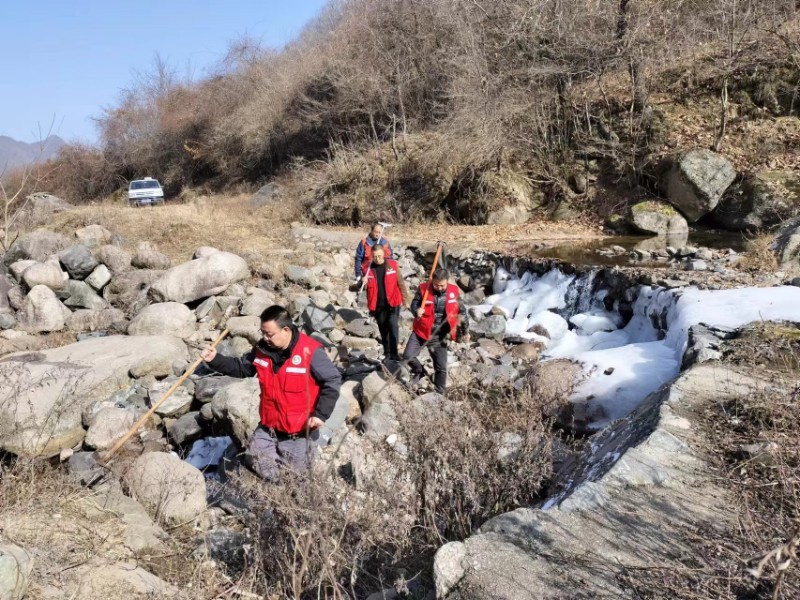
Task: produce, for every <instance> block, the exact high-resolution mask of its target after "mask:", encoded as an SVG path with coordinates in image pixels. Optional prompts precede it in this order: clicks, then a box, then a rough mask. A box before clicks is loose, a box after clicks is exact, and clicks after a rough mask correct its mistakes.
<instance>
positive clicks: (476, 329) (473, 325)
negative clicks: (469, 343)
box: [469, 315, 506, 340]
mask: <svg viewBox="0 0 800 600" xmlns="http://www.w3.org/2000/svg"><path fill="white" fill-rule="evenodd" d="M469 332H470V335H472V336H474V337H476V338H481V337H490V338H494V339H496V340H502V339H503V336H504V335H505V332H506V318H505V317H503V316H501V315H489V316H488V317H486V318H485V319H484V320H483V321H480V322H473V321H470V324H469Z"/></svg>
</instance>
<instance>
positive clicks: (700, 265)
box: [686, 260, 708, 271]
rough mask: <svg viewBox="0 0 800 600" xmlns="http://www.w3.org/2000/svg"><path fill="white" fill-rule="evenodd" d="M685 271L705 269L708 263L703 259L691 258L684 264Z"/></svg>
mask: <svg viewBox="0 0 800 600" xmlns="http://www.w3.org/2000/svg"><path fill="white" fill-rule="evenodd" d="M686 270H687V271H707V270H708V265H707V264H706V262H705V261H703V260H692V261H689V263H688V264H687V265H686Z"/></svg>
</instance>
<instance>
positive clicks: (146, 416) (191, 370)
mask: <svg viewBox="0 0 800 600" xmlns="http://www.w3.org/2000/svg"><path fill="white" fill-rule="evenodd" d="M226 335H228V330H227V329H225V330H224V331H223V332H222V333H220V334H219V337H218V338H217V339H216V340H214V341H213V343H212V344H211V347H212V348H216V347H217V345H218V344H219V343H220V342H221V341H222V340H223V339H224V338H225V336H226ZM201 362H203V359H202V358H198V359H197V360H196V361H194V363H193V364H192V365H191V366H190V367H189V368H188V369H186V371H185V372H184V374H183V375H181V377H180V379H178V381H176V382H175V383H173V384H172V387H170V388H169V389H168V390H167V392H166V393H165V394H164V395H163V396H161V398H159V400H158V402H156V403H155V404H153V406H151V407H150V410H148V411H147V412H146V413H145V414H144V415H142V418H141V419H139V420H138V421H136V424H135V425H134V426H133V427H131V429H130V431H128V433H126V434H125V435H124V436H123V437H122V438H120V440H119V441H118V442H117V443H116V444H114V446H113V447H112V448H111V450H109V451H108V452H106V454H105V456H103V457H102V458H101V459H100V460H99V461H97V462H99V463H100V464H105V463H107V462H108V461H110V460H111V458H112V457H113V456H114V455H115V454H116V453H117V452H118V451H119V449H120V448H122V447H123V446H124V445H125V444H126V443H127V442H128V440H129V439H131V437H132V436H133V434H134V433H136V432H137V431H138V430H139V427H141V426H142V425H144V424H145V423H146V422H147V419H149V418H150V416H151V415H152V414H153V413H154V412H156V410H158V407H159V406H161V405H162V404H164V402H165V401H166V399H167V398H169V397H170V396H171V395H172V394H173V393H174V392H175V390H177V389H178V388H179V387H180V385H181V384H182V383H183V382H184V381H186V380H187V379H188V378H189V376H190V375H191V374H192V373H194V371H195V369H196V368H197V367H199V366H200V363H201Z"/></svg>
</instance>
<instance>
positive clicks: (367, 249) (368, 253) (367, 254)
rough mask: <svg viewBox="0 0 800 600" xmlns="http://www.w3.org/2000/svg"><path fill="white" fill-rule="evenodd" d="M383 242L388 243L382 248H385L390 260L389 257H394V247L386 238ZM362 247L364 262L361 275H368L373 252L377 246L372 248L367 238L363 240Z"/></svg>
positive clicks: (382, 239) (387, 257) (387, 258)
mask: <svg viewBox="0 0 800 600" xmlns="http://www.w3.org/2000/svg"><path fill="white" fill-rule="evenodd" d="M381 241H382V242H383V241H385V242H386V244H384V245H383V246H381V248H383V249H384V252H385V253H386V254H385V256H386V260H389V257H390V256H391V255H392V246H391V245H390V244H389V240H388V239H387V238H386V237H382V238H381ZM361 245H362V246H364V262H362V263H361V273H362V274H364V275H366V273H367V269H368V268H369V264H370V263H371V262H372V251H373V249H374V248H375V246H370V245H369V243H367V238H364V239H363V240H361Z"/></svg>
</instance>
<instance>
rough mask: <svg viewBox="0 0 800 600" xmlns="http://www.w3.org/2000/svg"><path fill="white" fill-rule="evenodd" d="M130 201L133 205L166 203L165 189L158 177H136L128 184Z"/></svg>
mask: <svg viewBox="0 0 800 600" xmlns="http://www.w3.org/2000/svg"><path fill="white" fill-rule="evenodd" d="M128 203H129V204H130V205H131V206H151V205H153V204H164V190H163V189H162V188H161V184H160V183H158V180H157V179H153V178H152V177H145V178H144V179H135V180H133V181H131V183H130V185H129V186H128Z"/></svg>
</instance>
